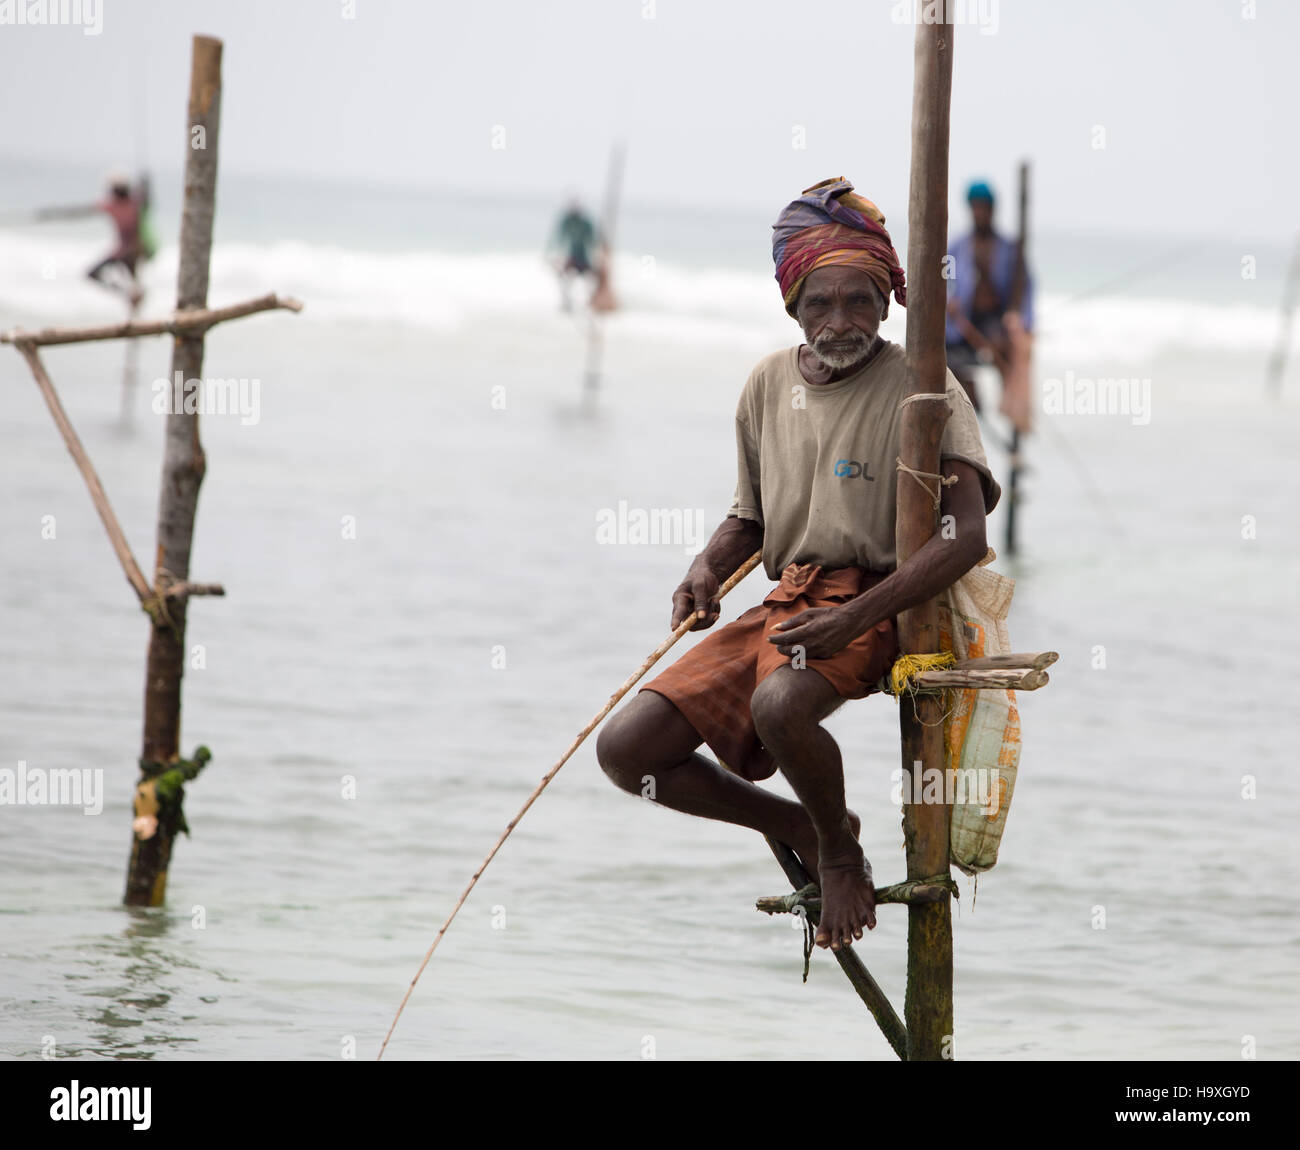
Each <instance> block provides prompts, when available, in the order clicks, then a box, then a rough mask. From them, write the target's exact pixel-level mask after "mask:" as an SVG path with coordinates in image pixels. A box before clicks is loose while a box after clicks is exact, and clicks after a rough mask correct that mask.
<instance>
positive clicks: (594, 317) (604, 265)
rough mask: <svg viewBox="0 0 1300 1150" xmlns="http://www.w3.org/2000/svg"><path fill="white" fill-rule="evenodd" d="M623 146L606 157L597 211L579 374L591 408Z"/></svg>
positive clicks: (610, 303) (611, 302)
mask: <svg viewBox="0 0 1300 1150" xmlns="http://www.w3.org/2000/svg"><path fill="white" fill-rule="evenodd" d="M623 156H624V148H623V145H622V144H621V143H620V144H615V145H614V147H613V149H612V150H611V152H610V154H609V171H608V174H607V175H606V177H605V203H604V205H603V207H602V210H601V220H600V244H599V249H598V251H597V253H596V277H597V282H596V287H595V289H594V290H593V291H592V295H591V317H590V319H589V320H588V323H589V324H590V326H589V327H588V329H587V366H586V370H585V371H584V372H583V383H582V388H583V396H584V398H585V400H586V402H587V404H588V406H591V405H592V404H594V403H595V401H596V392H597V390H598V389H599V388H600V365H601V358H602V356H603V355H604V350H605V331H604V328H603V326H602V322H601V316H602V315H604V314H605V313H607V312H611V311H614V310H615V309H616V308H617V307H618V302H617V300H616V299H615V297H614V286H613V281H614V230H615V228H616V227H617V225H618V201H619V195H620V194H621V192H622V188H623Z"/></svg>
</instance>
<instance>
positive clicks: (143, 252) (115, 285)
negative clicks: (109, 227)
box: [38, 172, 155, 308]
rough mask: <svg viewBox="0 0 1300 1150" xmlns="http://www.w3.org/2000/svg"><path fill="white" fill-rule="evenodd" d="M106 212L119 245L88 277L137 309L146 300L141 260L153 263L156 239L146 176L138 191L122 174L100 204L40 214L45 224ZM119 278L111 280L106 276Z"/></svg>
mask: <svg viewBox="0 0 1300 1150" xmlns="http://www.w3.org/2000/svg"><path fill="white" fill-rule="evenodd" d="M97 212H103V213H104V214H105V215H107V216H108V218H109V219H110V220H112V222H113V227H114V230H115V231H116V232H117V243H116V245H115V246H114V248H113V250H112V251H110V252H109V253H108V255H106V256H105V257H104V258H103V259H102V260H100V261H99V263H97V264H95V266H94V267H92V268H91V269H90V270H89V271H88V272H87V273H86V274H87V275H88V276H89V277H90V278H91V279H92V280H94V281H95V282H96V283H98V284H102V285H103V286H104V287H106V288H108V289H109V290H110V291H116V292H121V293H122V294H124V295H125V296H126V297H127V299H128V300H129V301H130V302H131V306H132V307H133V308H134V307H135V306H136V305H137V304H139V302H140V300H141V299H142V298H143V297H144V292H143V290H142V289H141V287H140V281H139V278H138V276H137V265H138V264H139V262H140V260H142V259H145V260H148V259H151V258H152V257H153V254H154V248H155V244H154V239H153V235H152V231H151V228H150V226H149V218H148V212H149V181H148V178H147V177H145V176H141V177H140V181H139V183H138V184H137V186H136V187H135V188H132V187H131V181H130V178H129V177H127V176H125V175H122V174H120V173H116V172H115V173H113V174H111V175H110V176H109V177H108V195H107V196H106V197H105V198H104V199H102V200H100V201H99V202H98V203H95V204H89V205H87V206H85V207H76V208H47V209H45V210H43V211H41V212H40V213H38V218H39V219H42V220H56V219H75V218H77V217H79V216H88V215H93V214H95V213H97ZM109 272H115V273H117V274H115V275H113V276H111V277H107V278H106V273H109Z"/></svg>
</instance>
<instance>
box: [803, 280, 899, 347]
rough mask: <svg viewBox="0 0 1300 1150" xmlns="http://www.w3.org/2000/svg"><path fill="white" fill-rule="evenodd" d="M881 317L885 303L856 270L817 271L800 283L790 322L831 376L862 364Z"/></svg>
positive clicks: (878, 292) (872, 285)
mask: <svg viewBox="0 0 1300 1150" xmlns="http://www.w3.org/2000/svg"><path fill="white" fill-rule="evenodd" d="M884 314H885V298H884V296H882V295H881V294H880V289H879V288H877V287H876V285H875V282H874V281H873V280H872V278H871V277H870V276H869V275H867V273H866V272H864V271H863V270H862V269H861V268H853V267H828V268H818V269H817V270H816V271H815V272H812V273H811V274H810V275H809V276H808V278H807V279H806V280H804V284H803V290H802V291H801V292H800V293H799V301H798V303H797V304H796V305H795V317H796V318H797V319H798V321H799V326H800V327H801V328H803V334H804V339H805V341H806V342H807V344H808V346H809V347H810V348H811V349H812V353H813V355H815V356H816V357H817V358H818V359H819V360H821V361H822V363H824V364H825V365H826V366H827V367H829V368H832V369H833V370H836V371H843V370H844V369H845V368H851V367H855V366H856V365H857V364H859V363H861V362H862V361H863V360H864V359H866V357H867V354H868V353H869V352H870V351H871V345H872V344H874V343H875V341H876V333H877V332H878V331H879V330H880V321H881V319H882V318H883V317H884Z"/></svg>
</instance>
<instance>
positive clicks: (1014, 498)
mask: <svg viewBox="0 0 1300 1150" xmlns="http://www.w3.org/2000/svg"><path fill="white" fill-rule="evenodd" d="M1016 231H1017V242H1016V278H1015V284H1014V286H1013V289H1012V292H1011V299H1010V301H1009V306H1008V308H1007V310H1008V311H1015V312H1019V311H1020V307H1021V305H1022V304H1023V303H1024V297H1025V283H1026V279H1027V277H1028V275H1029V256H1028V244H1029V162H1028V161H1027V160H1022V161H1021V164H1020V213H1019V217H1018V221H1017V227H1016ZM1008 454H1009V455H1010V459H1009V460H1008V473H1009V474H1008V479H1007V554H1008V555H1014V554H1015V553H1016V511H1017V510H1018V508H1019V504H1020V428H1019V427H1017V426H1015V425H1012V428H1011V450H1010V452H1009V453H1008Z"/></svg>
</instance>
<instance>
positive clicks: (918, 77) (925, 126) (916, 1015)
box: [897, 5, 953, 1062]
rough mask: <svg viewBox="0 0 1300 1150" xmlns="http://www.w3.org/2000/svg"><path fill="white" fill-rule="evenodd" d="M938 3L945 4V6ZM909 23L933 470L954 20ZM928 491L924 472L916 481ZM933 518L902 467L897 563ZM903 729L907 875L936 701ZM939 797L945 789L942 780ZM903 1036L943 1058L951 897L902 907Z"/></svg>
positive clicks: (933, 616)
mask: <svg viewBox="0 0 1300 1150" xmlns="http://www.w3.org/2000/svg"><path fill="white" fill-rule="evenodd" d="M945 7H949V6H948V5H945ZM946 17H947V13H945V21H944V22H943V23H933V24H932V23H925V22H922V23H919V24H918V25H917V29H916V57H915V65H914V68H915V72H914V78H913V87H912V171H911V190H910V195H909V202H908V240H907V244H908V261H907V363H908V369H909V371H910V373H911V376H912V386H911V395H919V394H927V395H933V396H937V397H939V398H936V399H931V400H913V401H911V402H908V403H905V404H904V406H903V415H902V426H901V436H900V448H901V458H902V461H903V463H904V464H905V465H906V466H908V467H910V468H913V469H914V470H917V471H924V472H929V473H932V474H933V473H938V471H939V443H940V440H941V438H942V436H943V428H944V425H945V423H946V422H947V419H948V405H947V402H946V401H945V400H944V399H943V398H942V397H943V395H944V393H945V391H946V378H947V362H946V359H945V355H944V315H945V307H946V293H945V285H944V280H943V268H942V261H943V258H944V255H945V254H946V252H947V239H948V116H949V105H950V100H951V92H952V34H953V26H952V24H951V23H949V22H948V21H947V18H946ZM925 486H926V487H928V488H930V490H931V491H936V490H937V489H938V484H937V482H936V481H935V480H926V481H925ZM937 526H938V514H937V512H936V511H935V507H934V499H933V496H932V495H930V494H928V493H927V492H926V490H924V489H923V487H922V485H921V483H919V482H917V480H916V479H915V478H914V477H912V476H908V475H900V476H899V482H898V521H897V551H898V562H899V563H900V564H902V563H904V562H905V561H906V560H907V558H908V557H909V556H910V555H913V554H914V553H915V552H916V551H917V550H919V549H920V548H921V547H922V546H924V544H925V542H926V540H928V539H929V538H930V536H931V535H933V534H934V532H935V529H936V528H937ZM898 623H899V641H900V645H901V647H902V650H903V651H904V652H905V653H908V654H924V653H929V652H935V651H938V650H939V619H938V607H937V604H936V603H935V601H934V600H930V601H929V602H927V603H924V604H922V605H920V606H918V607H914V608H913V609H912V610H910V611H905V612H903V614H902V615H900V616H899V620H898ZM899 712H900V715H901V725H902V750H903V770H904V776H903V777H904V782H905V783H909V784H910V785H909V786H908V788H907V790H906V793H905V794H904V806H903V839H904V844H905V847H906V850H907V877H908V878H909V879H915V878H926V877H928V876H931V875H938V874H947V873H949V870H948V857H949V846H948V834H949V832H948V825H949V818H950V814H951V812H950V809H949V807H948V805H947V804H946V803H942V802H940V803H911V802H909V801H908V799H909V798H910V797H912V796H916V795H918V794H919V793H920V790H921V784H922V783H923V781H924V780H925V779H932V778H934V777H935V776H933V775H931V774H925V775H923V776H922V778H921V779H917V778H915V777H914V776H915V773H916V771H917V770H922V771H924V772H932V771H935V770H938V771H939V772H940V774H939V775H938V778H939V779H940V780H942V781H944V782H945V783H946V773H945V768H946V763H945V758H944V746H943V708H942V706H941V697H938V696H935V695H924V696H915V697H912V698H909V697H908V696H907V695H906V694H905V695H904V696H903V699H902V700H901V706H900V708H899ZM942 791H943V794H944V795H946V794H947V788H946V785H945V786H944V787H943V788H942ZM903 1014H904V1019H905V1021H906V1023H907V1033H908V1052H907V1057H908V1061H911V1062H915V1061H936V1060H939V1059H942V1058H949V1057H951V1056H952V904H951V899H950V898H949V897H945V898H943V899H942V900H940V901H938V902H931V903H912V904H909V906H908V908H907V1000H906V1003H905V1006H904V1010H903Z"/></svg>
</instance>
